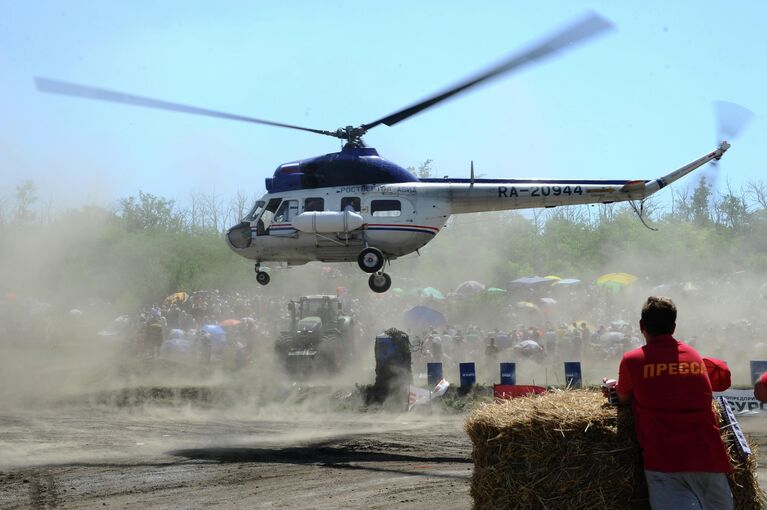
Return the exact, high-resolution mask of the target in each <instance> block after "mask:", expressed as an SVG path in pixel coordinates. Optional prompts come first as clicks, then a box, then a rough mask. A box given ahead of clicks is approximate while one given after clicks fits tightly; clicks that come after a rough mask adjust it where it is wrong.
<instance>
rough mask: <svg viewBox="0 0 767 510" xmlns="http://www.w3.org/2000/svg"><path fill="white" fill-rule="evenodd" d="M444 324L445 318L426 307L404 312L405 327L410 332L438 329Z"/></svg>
mask: <svg viewBox="0 0 767 510" xmlns="http://www.w3.org/2000/svg"><path fill="white" fill-rule="evenodd" d="M446 324H447V319H446V318H445V316H444V315H443V314H442V313H441V312H438V311H437V310H434V309H433V308H429V307H428V306H416V307H415V308H411V309H410V310H409V311H407V312H405V327H406V328H408V329H410V330H417V329H424V328H429V327H439V326H444V325H446Z"/></svg>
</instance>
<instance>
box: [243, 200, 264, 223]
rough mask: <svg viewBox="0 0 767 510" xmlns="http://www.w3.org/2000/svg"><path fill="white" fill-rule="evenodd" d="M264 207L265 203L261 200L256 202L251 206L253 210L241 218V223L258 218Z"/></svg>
mask: <svg viewBox="0 0 767 510" xmlns="http://www.w3.org/2000/svg"><path fill="white" fill-rule="evenodd" d="M265 205H266V202H264V201H263V200H259V201H258V202H256V205H254V206H253V209H251V210H250V212H249V213H248V214H247V215H246V216H245V218H243V221H253V220H255V219H256V218H258V215H259V214H261V211H263V210H264V206H265Z"/></svg>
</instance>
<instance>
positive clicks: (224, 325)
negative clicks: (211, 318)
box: [218, 319, 242, 328]
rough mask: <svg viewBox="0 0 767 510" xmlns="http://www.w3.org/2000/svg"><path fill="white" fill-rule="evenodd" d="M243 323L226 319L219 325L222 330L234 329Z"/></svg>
mask: <svg viewBox="0 0 767 510" xmlns="http://www.w3.org/2000/svg"><path fill="white" fill-rule="evenodd" d="M240 322H242V321H238V320H237V319H226V320H223V321H221V322H219V323H218V325H219V326H221V327H222V328H232V327H234V326H238V325H239V324H240Z"/></svg>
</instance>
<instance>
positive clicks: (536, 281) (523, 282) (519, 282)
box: [509, 276, 558, 287]
mask: <svg viewBox="0 0 767 510" xmlns="http://www.w3.org/2000/svg"><path fill="white" fill-rule="evenodd" d="M556 281H558V280H553V279H551V278H544V277H543V276H525V277H524V278H517V279H516V280H513V281H510V282H509V287H532V286H533V285H542V284H544V283H546V284H551V283H554V282H556Z"/></svg>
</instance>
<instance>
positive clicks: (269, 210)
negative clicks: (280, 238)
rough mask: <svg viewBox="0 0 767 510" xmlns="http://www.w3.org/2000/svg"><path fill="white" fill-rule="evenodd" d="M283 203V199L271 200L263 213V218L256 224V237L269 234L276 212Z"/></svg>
mask: <svg viewBox="0 0 767 510" xmlns="http://www.w3.org/2000/svg"><path fill="white" fill-rule="evenodd" d="M281 201H282V199H281V198H273V199H271V200H269V203H268V204H267V206H266V209H264V212H263V213H261V217H260V218H259V219H258V222H257V223H256V235H258V236H263V235H266V234H268V233H269V226H270V225H271V224H272V221H274V211H276V210H277V206H279V205H280V202H281Z"/></svg>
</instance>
